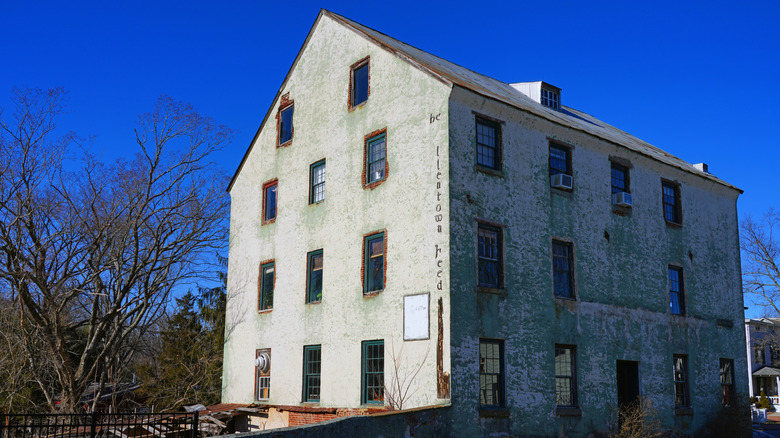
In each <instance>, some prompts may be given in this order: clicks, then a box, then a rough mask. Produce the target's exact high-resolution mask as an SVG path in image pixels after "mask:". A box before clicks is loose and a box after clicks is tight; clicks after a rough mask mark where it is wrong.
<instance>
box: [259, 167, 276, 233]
mask: <svg viewBox="0 0 780 438" xmlns="http://www.w3.org/2000/svg"><path fill="white" fill-rule="evenodd" d="M271 188H273V189H274V196H273V203H274V205H273V216H270V214H271V213H270V209H269V208H268V203H269V202H270V201H271V199H270V198H271V197H270V196H269V192H268V191H269V190H270V189H271ZM260 214H261V217H262V222H261V225H268V224H272V223H274V222H276V217H277V215H278V214H279V179H278V178H274V179H272V180H269V181H266V182H264V183H263V205H262V208H261V213H260Z"/></svg>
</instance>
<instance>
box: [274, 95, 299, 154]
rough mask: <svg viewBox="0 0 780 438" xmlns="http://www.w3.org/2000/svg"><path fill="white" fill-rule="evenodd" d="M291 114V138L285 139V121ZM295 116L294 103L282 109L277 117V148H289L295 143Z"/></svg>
mask: <svg viewBox="0 0 780 438" xmlns="http://www.w3.org/2000/svg"><path fill="white" fill-rule="evenodd" d="M288 113H289V114H290V121H289V124H290V137H289V138H287V139H285V137H284V129H285V123H284V119H285V118H286V117H285V115H286V114H288ZM294 114H295V105H293V104H292V103H291V104H289V105H287V106H286V107H284V108H280V109H279V112H278V113H277V115H276V118H277V122H276V130H277V133H276V147H277V148H284V147H287V146H290V145H291V144H292V142H293V137H294V136H295V125H294V123H293V116H294Z"/></svg>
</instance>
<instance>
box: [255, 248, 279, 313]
mask: <svg viewBox="0 0 780 438" xmlns="http://www.w3.org/2000/svg"><path fill="white" fill-rule="evenodd" d="M268 267H270V268H272V269H273V271H272V272H273V280H272V283H271V290H270V292H271V293H270V297H266V290H265V286H266V278H265V277H266V276H265V273H266V272H265V271H266V268H268ZM257 289H258V290H257V311H258V312H268V311H271V310H273V309H274V291H275V290H276V260H274V259H271V260H265V261H263V262H260V272H259V278H258V280H257ZM266 301H267V302H268V305H266Z"/></svg>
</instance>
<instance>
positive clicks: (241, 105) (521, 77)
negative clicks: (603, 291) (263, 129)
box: [0, 0, 780, 316]
mask: <svg viewBox="0 0 780 438" xmlns="http://www.w3.org/2000/svg"><path fill="white" fill-rule="evenodd" d="M381 3H385V2H381ZM366 4H367V2H357V1H354V2H346V1H344V2H337V1H322V2H306V1H301V2H280V1H274V2H270V1H269V2H264V1H209V2H206V1H195V0H190V1H160V0H157V1H121V2H120V1H102V2H96V1H89V2H86V1H50V2H41V1H22V0H5V1H3V2H2V3H0V41H2V43H0V44H2V45H1V46H0V47H2V53H0V105H2V106H5V105H6V104H7V96H8V95H9V94H10V91H11V88H12V87H14V86H18V87H26V86H37V87H43V88H47V87H53V86H63V87H65V88H66V89H67V90H68V91H69V92H70V108H71V110H72V112H71V113H70V114H68V115H67V116H65V117H64V118H63V119H62V120H61V123H60V124H61V125H62V126H64V127H67V128H69V129H72V130H74V131H76V132H77V133H78V134H80V135H81V136H90V135H93V136H95V148H96V149H97V150H98V151H100V152H102V153H103V154H104V156H105V157H106V158H107V159H113V158H116V157H119V156H122V155H124V154H126V153H127V151H128V150H131V149H130V148H132V147H133V142H132V141H133V137H132V128H133V123H134V122H135V119H136V116H137V115H138V114H140V113H142V112H145V111H148V110H150V109H151V108H152V106H153V104H154V100H155V99H156V97H157V96H158V95H160V94H168V95H170V96H172V97H174V98H176V99H180V100H184V101H187V102H190V103H192V104H194V105H195V106H196V107H197V108H198V109H199V110H200V111H201V112H202V113H204V114H207V115H210V116H212V117H213V118H215V119H216V120H217V121H219V122H220V123H223V124H226V125H228V126H230V127H231V128H233V129H234V130H235V131H236V136H235V139H234V141H233V144H232V145H231V146H230V147H229V148H227V149H226V150H225V151H223V153H222V154H221V155H220V156H219V161H220V162H221V163H222V165H223V166H224V167H225V168H226V169H227V171H228V173H230V174H232V173H233V171H234V170H235V169H236V167H237V166H238V164H239V162H240V161H241V158H242V156H243V154H244V152H245V151H246V148H247V147H248V145H249V142H250V141H251V140H252V137H253V136H254V133H255V131H256V130H257V128H258V127H259V124H260V122H261V121H262V118H263V116H264V115H265V112H266V111H267V109H268V107H269V106H270V105H271V101H272V99H273V97H274V95H275V94H276V92H277V91H278V89H279V86H280V85H281V82H282V80H283V79H284V76H285V75H286V73H287V70H288V69H289V67H290V65H291V64H292V62H293V59H294V58H295V55H296V54H297V53H298V50H299V48H300V47H301V45H302V43H303V41H304V39H305V38H306V34H307V33H308V31H309V29H310V27H311V25H312V24H313V22H314V20H315V18H316V17H317V14H318V12H319V9H320V8H321V7H322V8H325V9H329V10H331V11H333V12H336V13H338V14H341V15H344V16H345V17H347V18H350V19H352V20H355V21H357V22H359V23H362V24H364V25H366V26H368V27H372V28H374V29H377V30H379V31H381V32H383V33H385V34H388V35H390V36H392V37H395V38H397V39H400V40H401V41H404V42H406V43H409V44H411V45H413V46H416V47H418V48H420V49H422V50H425V51H428V52H430V53H433V54H435V55H438V56H441V57H443V58H445V59H448V60H450V61H453V62H455V63H457V64H460V65H462V66H464V67H467V68H470V69H472V70H475V71H478V72H480V73H483V74H486V75H488V76H492V77H494V78H496V79H499V80H502V81H505V82H522V81H535V80H544V81H546V82H549V83H551V84H553V85H556V86H558V87H561V88H562V89H563V95H562V97H563V103H564V105H567V106H570V107H573V108H576V109H579V110H581V111H585V112H587V113H589V114H592V115H594V116H596V117H598V118H599V119H601V120H604V121H605V122H607V123H610V124H612V125H614V126H617V127H618V128H620V129H622V130H624V131H627V132H629V133H631V134H633V135H635V136H637V137H639V138H642V139H644V140H646V141H648V142H650V143H652V144H654V145H656V146H658V147H660V148H662V149H664V150H666V151H668V152H670V153H672V154H674V155H677V156H678V157H680V158H682V159H684V160H686V161H688V162H691V163H698V162H706V163H708V164H709V166H710V171H711V172H712V173H713V174H715V175H717V176H719V177H721V178H723V179H725V180H726V181H728V182H730V183H732V184H734V185H736V186H738V187H740V188H742V189H743V190H744V191H745V194H744V195H742V196H741V197H740V200H739V204H738V205H739V212H740V218H742V217H744V216H745V215H747V214H751V215H756V216H757V215H760V214H761V213H762V212H764V211H765V210H766V209H768V208H769V207H771V206H774V207H777V208H780V199H779V198H780V196H778V193H779V190H778V187H779V186H780V185H779V184H778V182H777V181H778V178H777V173H778V171H777V169H776V166H777V163H780V140H778V135H780V134H778V128H779V127H780V121H778V120H777V119H778V117H777V116H778V110H777V107H778V102H780V2H777V1H773V0H766V1H760V2H759V1H745V2H733V1H729V2H725V1H718V0H714V1H713V0H710V1H694V2H687V1H686V2H681V1H657V2H633V1H611V2H608V1H598V2H583V1H581V0H580V1H535V2H529V1H525V2H524V1H512V2H505V3H493V2H477V3H475V2H457V1H450V2H433V1H396V2H393V3H392V5H389V6H382V7H369V6H366ZM387 4H389V2H388V3H387ZM754 309H755V308H754V307H752V308H751V311H749V312H748V315H750V316H755V315H754V313H753V311H754Z"/></svg>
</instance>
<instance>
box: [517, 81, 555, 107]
mask: <svg viewBox="0 0 780 438" xmlns="http://www.w3.org/2000/svg"><path fill="white" fill-rule="evenodd" d="M510 85H511V86H512V88H514V89H515V90H517V91H519V92H521V93H523V94H525V95H526V96H528V97H530V98H531V99H532V100H533V101H534V102H536V103H541V104H542V105H544V106H546V107H548V108H552V109H554V110H560V109H561V89H560V88H558V87H556V86H554V85H550V84H548V83H547V82H543V81H536V82H518V83H516V84H510Z"/></svg>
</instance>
